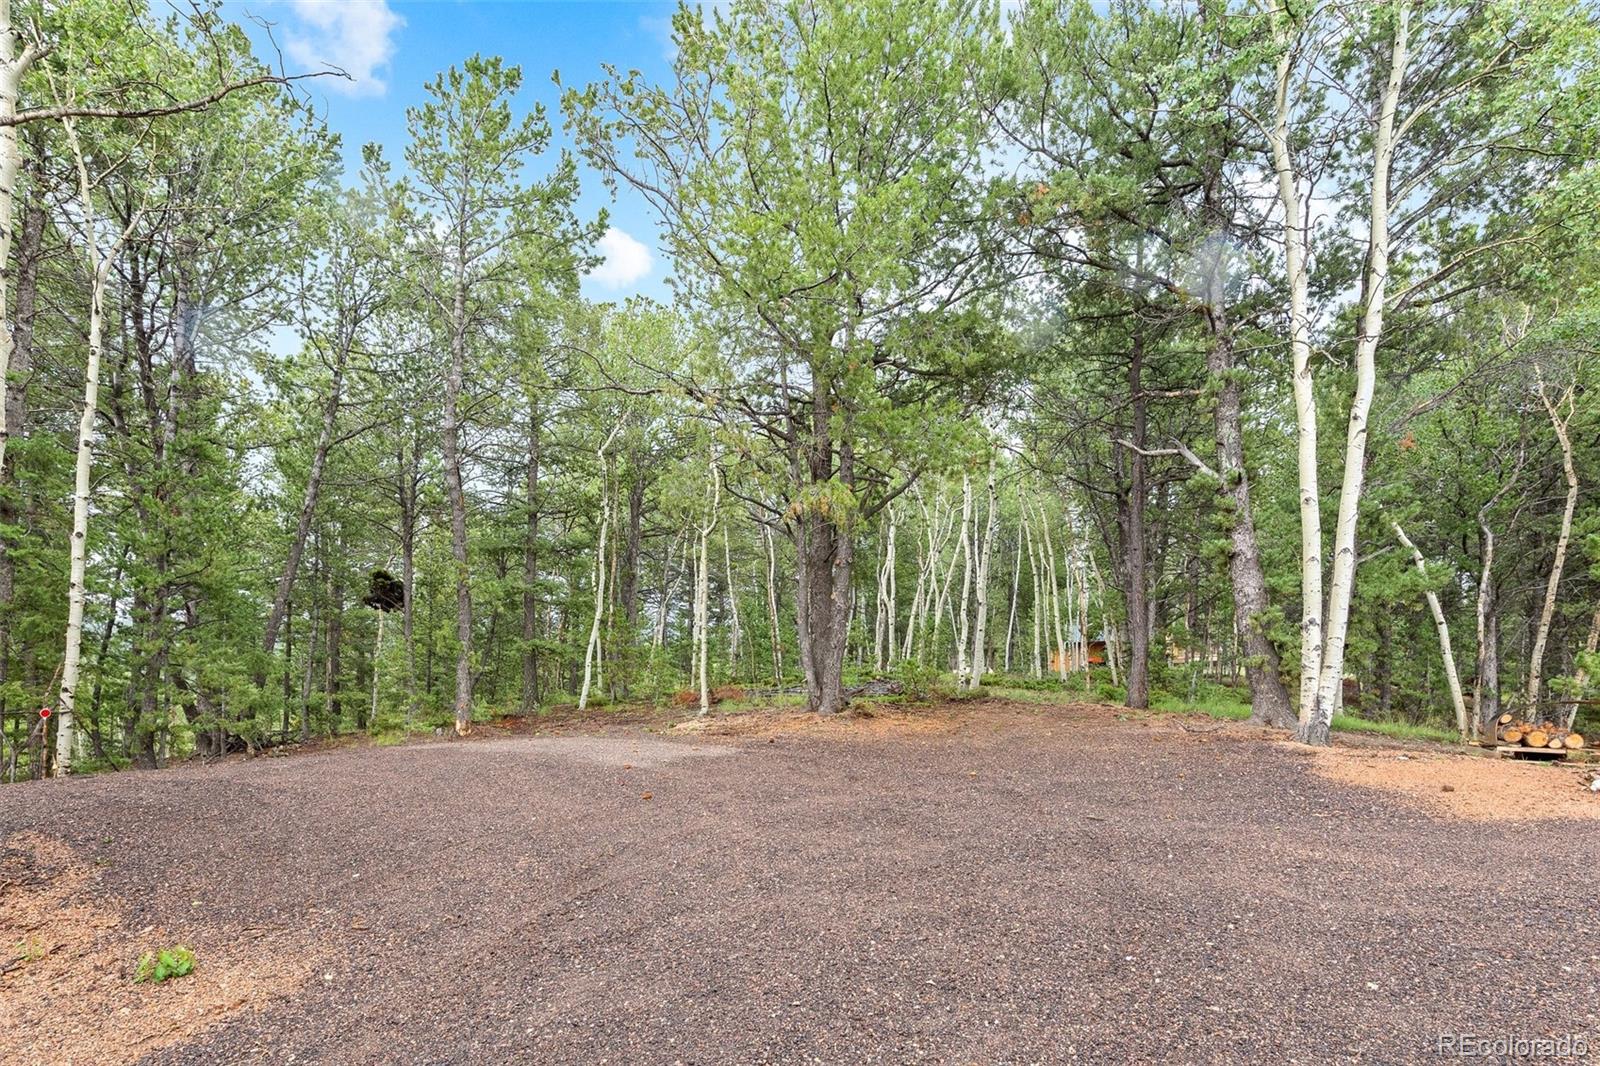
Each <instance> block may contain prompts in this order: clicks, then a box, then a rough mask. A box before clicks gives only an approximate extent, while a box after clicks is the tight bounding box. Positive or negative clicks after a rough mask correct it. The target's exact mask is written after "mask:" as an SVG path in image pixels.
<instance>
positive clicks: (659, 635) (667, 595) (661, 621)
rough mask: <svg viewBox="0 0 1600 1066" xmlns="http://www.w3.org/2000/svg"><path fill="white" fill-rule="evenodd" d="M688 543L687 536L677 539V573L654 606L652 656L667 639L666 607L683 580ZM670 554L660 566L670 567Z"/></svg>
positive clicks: (669, 552) (670, 553)
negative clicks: (654, 622) (654, 619)
mask: <svg viewBox="0 0 1600 1066" xmlns="http://www.w3.org/2000/svg"><path fill="white" fill-rule="evenodd" d="M688 543H689V538H688V537H687V536H680V537H679V538H678V553H677V554H678V572H677V574H675V575H674V576H673V578H672V580H671V581H669V582H668V583H667V585H666V586H665V588H664V589H663V590H662V594H661V602H660V603H659V604H657V606H656V625H655V635H654V637H653V638H652V640H651V644H650V653H651V655H652V656H654V655H655V654H656V653H657V652H659V651H660V650H661V645H662V643H663V642H664V641H665V640H666V639H667V605H668V604H670V603H671V602H672V596H673V593H675V592H677V591H678V582H680V581H682V580H683V566H684V553H685V552H686V551H687V545H688ZM672 554H673V553H672V552H671V551H668V552H667V558H666V560H665V561H663V562H662V564H661V565H662V566H664V567H666V566H670V564H671V561H672ZM663 577H665V574H663Z"/></svg>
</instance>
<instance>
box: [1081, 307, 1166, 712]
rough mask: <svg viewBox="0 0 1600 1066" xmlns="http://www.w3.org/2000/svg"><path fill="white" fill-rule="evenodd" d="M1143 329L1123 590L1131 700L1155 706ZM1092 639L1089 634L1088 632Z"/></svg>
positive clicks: (1131, 370) (1137, 344)
mask: <svg viewBox="0 0 1600 1066" xmlns="http://www.w3.org/2000/svg"><path fill="white" fill-rule="evenodd" d="M1143 376H1144V334H1143V332H1142V331H1141V330H1139V329H1138V328H1137V327H1135V330H1134V334H1133V347H1132V350H1131V352H1130V353H1129V357H1128V399H1129V401H1130V406H1131V410H1132V414H1133V425H1132V427H1131V433H1132V443H1133V445H1134V447H1133V448H1132V449H1130V454H1129V457H1128V465H1129V470H1130V476H1129V478H1128V491H1127V492H1126V493H1124V494H1122V496H1121V497H1120V498H1119V499H1118V501H1117V511H1118V514H1117V518H1118V525H1119V527H1120V529H1121V533H1122V545H1123V552H1122V555H1123V595H1124V596H1125V597H1126V598H1127V605H1128V651H1129V658H1128V701H1127V702H1128V706H1129V707H1138V708H1142V707H1148V706H1150V601H1149V588H1150V580H1149V544H1148V533H1149V530H1148V529H1147V528H1146V522H1145V502H1146V495H1147V493H1148V491H1149V489H1148V485H1147V478H1146V460H1145V456H1144V454H1143V452H1142V451H1141V449H1145V448H1147V447H1148V446H1149V440H1148V438H1149V425H1148V423H1149V403H1148V401H1147V399H1146V397H1145V394H1144V381H1143ZM1084 637H1085V639H1087V634H1084Z"/></svg>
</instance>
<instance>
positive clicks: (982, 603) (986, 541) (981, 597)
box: [967, 464, 996, 688]
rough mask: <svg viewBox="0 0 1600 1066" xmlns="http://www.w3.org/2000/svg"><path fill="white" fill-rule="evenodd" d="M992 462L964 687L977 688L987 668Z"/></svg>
mask: <svg viewBox="0 0 1600 1066" xmlns="http://www.w3.org/2000/svg"><path fill="white" fill-rule="evenodd" d="M995 510H996V508H995V495H994V466H993V465H992V464H991V465H990V467H989V509H988V513H987V518H986V519H985V521H984V528H983V541H982V543H981V546H980V547H979V549H978V576H977V615H978V616H977V619H976V620H975V621H974V622H973V627H972V675H971V679H970V682H969V684H968V686H967V687H968V688H977V687H978V686H979V685H980V684H982V682H983V675H984V674H985V673H987V672H988V667H987V665H986V663H985V658H986V653H987V649H986V648H985V647H984V642H985V640H986V639H987V638H988V630H989V564H990V562H991V561H992V560H993V558H994V530H995Z"/></svg>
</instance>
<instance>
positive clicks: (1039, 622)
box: [1022, 506, 1044, 678]
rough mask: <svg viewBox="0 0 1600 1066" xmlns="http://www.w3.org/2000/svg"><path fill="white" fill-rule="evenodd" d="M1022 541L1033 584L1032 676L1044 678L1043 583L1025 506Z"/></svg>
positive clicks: (1029, 576) (1031, 528)
mask: <svg viewBox="0 0 1600 1066" xmlns="http://www.w3.org/2000/svg"><path fill="white" fill-rule="evenodd" d="M1022 539H1023V543H1024V545H1025V546H1026V547H1027V550H1028V580H1029V581H1030V582H1031V583H1032V584H1033V676H1034V677H1036V678H1042V677H1044V657H1043V647H1044V639H1043V631H1044V624H1043V623H1044V613H1043V608H1042V603H1043V599H1044V582H1043V581H1041V580H1040V568H1039V552H1038V549H1037V548H1036V547H1035V546H1034V540H1033V526H1032V523H1030V522H1029V521H1028V511H1027V508H1026V506H1024V507H1023V510H1022Z"/></svg>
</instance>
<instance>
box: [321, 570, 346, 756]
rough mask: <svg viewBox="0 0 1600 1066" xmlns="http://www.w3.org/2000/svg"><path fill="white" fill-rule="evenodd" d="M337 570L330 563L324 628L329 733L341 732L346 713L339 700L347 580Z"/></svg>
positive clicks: (324, 695)
mask: <svg viewBox="0 0 1600 1066" xmlns="http://www.w3.org/2000/svg"><path fill="white" fill-rule="evenodd" d="M338 569H339V568H338V566H337V565H335V564H333V563H332V562H330V564H329V566H328V605H327V622H326V624H325V625H324V627H323V629H324V632H326V634H327V644H328V646H327V649H326V654H325V663H326V673H325V674H324V676H323V688H322V714H323V717H324V718H325V719H326V721H327V723H328V735H329V736H334V735H336V734H337V733H338V732H339V722H340V719H341V717H342V714H343V711H342V710H341V707H340V700H339V673H340V662H339V645H340V643H341V641H342V640H343V637H344V583H343V582H342V581H341V580H340V579H339V578H338V577H337V576H336V575H337V573H338Z"/></svg>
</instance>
